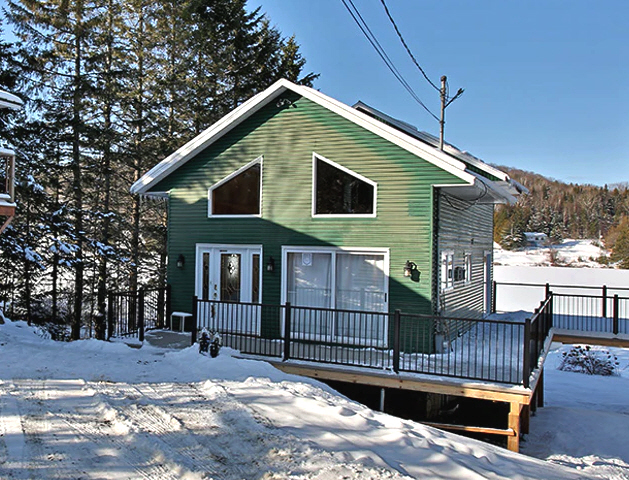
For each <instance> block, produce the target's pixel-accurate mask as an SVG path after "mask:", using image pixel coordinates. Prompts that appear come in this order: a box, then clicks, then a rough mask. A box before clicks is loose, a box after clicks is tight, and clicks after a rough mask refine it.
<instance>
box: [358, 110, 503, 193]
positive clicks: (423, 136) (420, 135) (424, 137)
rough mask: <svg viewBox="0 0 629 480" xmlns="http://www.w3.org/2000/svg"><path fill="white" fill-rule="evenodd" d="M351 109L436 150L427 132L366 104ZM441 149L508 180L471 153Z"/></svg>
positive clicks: (445, 146)
mask: <svg viewBox="0 0 629 480" xmlns="http://www.w3.org/2000/svg"><path fill="white" fill-rule="evenodd" d="M353 108H356V109H362V110H365V111H367V112H370V113H372V114H373V115H377V116H380V117H382V118H383V119H384V120H386V121H387V122H389V123H391V124H393V125H396V126H398V127H399V128H401V129H402V130H403V131H405V132H406V133H408V134H409V135H411V136H412V137H415V138H417V139H418V140H421V141H423V142H424V143H427V144H428V145H430V146H432V147H435V148H437V147H438V146H439V139H438V138H437V137H435V136H434V135H431V134H430V133H427V132H422V131H420V130H418V129H417V128H416V127H415V126H413V125H411V124H410V123H406V122H404V121H402V120H398V119H397V118H393V117H392V116H390V115H387V114H386V113H384V112H381V111H380V110H377V109H375V108H373V107H371V106H369V105H367V104H366V103H363V102H360V101H359V102H357V103H356V104H355V105H354V106H353ZM443 149H444V151H445V152H446V153H448V154H450V155H451V156H453V157H454V158H457V159H459V160H461V161H463V162H467V163H469V164H470V165H473V166H475V167H476V168H478V169H480V170H483V171H485V172H487V173H488V174H490V175H493V176H494V177H497V178H499V179H501V180H504V181H508V180H509V176H508V175H507V174H506V173H505V172H503V171H501V170H498V169H497V168H495V167H492V166H491V165H489V164H487V163H485V162H483V161H482V160H481V159H480V158H477V157H475V156H474V155H472V154H471V153H468V152H465V151H463V150H459V149H458V148H457V147H455V146H454V145H452V144H450V143H448V142H443Z"/></svg>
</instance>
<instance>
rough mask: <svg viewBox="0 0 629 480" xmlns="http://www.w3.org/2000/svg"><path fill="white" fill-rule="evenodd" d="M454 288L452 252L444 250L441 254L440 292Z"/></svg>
mask: <svg viewBox="0 0 629 480" xmlns="http://www.w3.org/2000/svg"><path fill="white" fill-rule="evenodd" d="M453 287H454V252H453V251H451V250H445V251H443V252H441V290H449V289H451V288H453Z"/></svg>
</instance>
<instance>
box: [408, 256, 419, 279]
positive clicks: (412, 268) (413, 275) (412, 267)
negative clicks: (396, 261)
mask: <svg viewBox="0 0 629 480" xmlns="http://www.w3.org/2000/svg"><path fill="white" fill-rule="evenodd" d="M420 275H421V272H420V271H419V270H418V268H417V264H416V263H414V262H411V261H410V260H407V261H406V263H405V264H404V276H405V277H409V278H410V279H411V280H412V281H413V282H419V277H420Z"/></svg>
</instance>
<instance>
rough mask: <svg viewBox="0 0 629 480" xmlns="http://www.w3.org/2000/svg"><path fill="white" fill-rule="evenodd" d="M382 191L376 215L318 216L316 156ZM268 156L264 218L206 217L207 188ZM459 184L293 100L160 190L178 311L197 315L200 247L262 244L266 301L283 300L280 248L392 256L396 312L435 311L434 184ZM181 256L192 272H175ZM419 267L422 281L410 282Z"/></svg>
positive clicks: (272, 108)
mask: <svg viewBox="0 0 629 480" xmlns="http://www.w3.org/2000/svg"><path fill="white" fill-rule="evenodd" d="M313 152H316V153H318V154H320V155H322V156H324V157H326V158H328V159H330V160H332V161H334V162H336V163H339V164H341V165H343V166H344V167H346V168H349V169H351V170H353V171H355V172H356V173H359V174H360V175H363V176H365V177H367V178H369V179H371V180H372V181H375V182H377V184H378V191H377V195H378V201H377V217H376V218H312V216H311V191H312V186H311V185H312V153H313ZM260 155H263V157H264V160H263V186H262V192H263V194H262V195H263V198H262V218H243V219H234V218H231V219H227V218H226V219H219V218H211V219H210V218H207V189H208V188H209V187H210V186H211V185H212V184H214V183H215V182H217V181H219V180H221V179H222V178H224V177H225V176H227V175H229V174H230V173H232V172H233V171H234V170H236V169H237V168H239V167H241V166H242V165H245V164H246V163H248V162H250V161H251V160H254V159H255V158H257V157H259V156H260ZM456 182H460V180H459V179H457V178H455V177H454V176H452V175H450V174H448V173H447V172H445V171H443V170H441V169H439V168H437V167H435V166H434V165H432V164H430V163H428V162H425V161H423V160H421V159H419V158H417V157H416V156H414V155H412V154H410V153H409V152H406V151H405V150H403V149H401V148H399V147H397V146H395V145H393V144H391V143H389V142H388V141H386V140H384V139H382V138H380V137H378V136H376V135H374V134H372V133H371V132H368V131H366V130H364V129H362V128H361V127H358V126H357V125H355V124H353V123H351V122H349V121H347V120H345V119H343V118H341V117H338V116H337V115H335V114H333V113H331V112H329V111H328V110H326V109H324V108H322V107H320V106H318V105H316V104H314V103H312V102H310V101H308V100H305V99H301V98H295V97H294V96H293V104H292V105H291V106H290V107H288V108H284V109H280V108H278V107H277V106H276V105H275V103H272V104H269V105H267V106H266V107H265V108H263V109H262V110H261V111H260V112H258V113H257V114H256V115H254V116H253V117H251V118H250V119H248V120H247V121H245V122H243V123H242V124H241V125H239V126H238V127H236V128H235V129H234V130H232V131H231V132H230V133H229V134H228V135H226V136H225V137H223V138H221V139H220V140H219V141H217V142H216V143H215V144H213V145H211V146H210V147H209V148H207V149H206V150H205V151H203V152H202V153H200V154H199V155H198V156H197V157H196V158H195V159H193V160H191V161H189V162H188V163H187V164H185V165H184V166H182V167H180V168H179V169H178V170H177V171H175V172H173V173H172V174H171V175H170V176H169V177H168V178H167V179H165V180H164V181H163V182H161V184H160V185H158V186H157V187H156V190H159V189H165V190H170V192H171V195H170V198H171V200H170V218H169V246H168V248H169V258H170V264H169V273H170V275H169V281H170V283H171V284H172V285H173V308H175V309H181V310H185V311H187V310H189V309H190V303H191V300H190V298H191V297H192V295H193V292H194V253H195V252H194V248H195V244H196V243H235V244H238V243H243V244H244V243H246V244H262V245H263V257H264V258H263V264H264V263H266V261H267V259H268V257H269V256H273V257H274V258H275V260H276V270H275V272H273V273H269V272H266V270H264V273H263V302H264V303H279V301H280V287H281V286H280V272H281V246H282V245H317V246H326V245H330V246H348V247H371V248H376V247H380V248H389V249H390V272H389V273H390V279H389V293H390V301H389V306H390V309H391V310H393V309H395V308H400V309H402V310H403V311H406V312H409V313H431V310H432V309H431V301H432V298H431V276H432V259H431V255H432V212H433V207H432V185H433V184H437V183H456ZM179 254H183V255H184V256H185V257H186V266H185V268H184V269H183V270H177V269H176V268H175V266H174V263H175V262H176V258H177V257H178V256H179ZM406 260H411V261H413V262H415V263H416V264H417V265H418V268H419V270H420V271H421V272H422V273H421V278H420V281H419V282H418V283H415V282H412V281H411V280H410V279H408V278H405V277H404V276H403V268H404V264H405V262H406Z"/></svg>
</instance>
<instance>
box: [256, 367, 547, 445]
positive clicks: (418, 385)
mask: <svg viewBox="0 0 629 480" xmlns="http://www.w3.org/2000/svg"><path fill="white" fill-rule="evenodd" d="M267 361H269V360H268V359H267ZM270 363H272V364H273V365H274V366H275V367H276V368H278V369H279V370H281V371H283V372H285V373H290V374H293V375H301V376H305V377H310V378H316V379H319V380H333V381H337V382H345V383H355V384H359V385H371V386H376V387H380V388H394V389H401V390H412V391H417V392H426V393H436V394H441V395H454V396H458V397H468V398H475V399H480V400H489V401H497V402H505V403H508V404H509V415H508V418H507V423H508V426H507V428H506V429H492V428H487V427H473V426H464V425H443V424H434V425H433V426H436V427H437V428H442V429H444V430H460V431H468V432H482V433H491V434H495V435H503V436H506V437H507V448H508V449H509V450H511V451H513V452H518V451H519V449H520V433H521V432H522V430H521V426H522V423H521V418H522V417H523V416H524V417H525V418H524V420H525V422H526V420H527V418H526V414H528V412H529V406H530V403H531V398H532V397H533V392H534V390H533V389H525V388H523V387H507V386H501V385H498V384H488V383H480V382H479V383H474V382H469V381H467V382H456V381H453V380H444V379H443V378H435V379H434V380H432V379H431V378H430V377H428V376H425V377H421V378H419V377H414V376H411V375H403V374H401V375H400V374H397V375H394V374H383V373H380V372H376V371H356V370H354V369H351V368H343V367H330V366H320V365H312V364H307V365H305V364H296V363H291V362H281V361H271V362H270ZM540 383H541V382H540ZM534 384H535V385H536V384H537V379H535V382H534ZM523 414H524V415H523ZM428 424H429V425H430V423H428ZM527 426H528V425H526V423H525V427H527Z"/></svg>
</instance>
